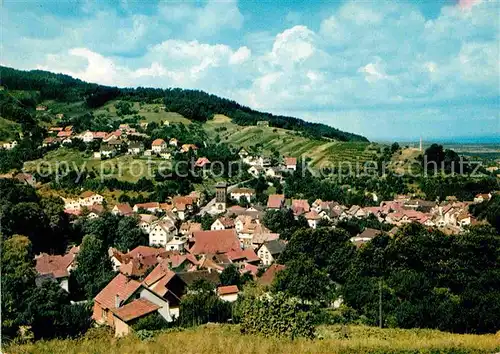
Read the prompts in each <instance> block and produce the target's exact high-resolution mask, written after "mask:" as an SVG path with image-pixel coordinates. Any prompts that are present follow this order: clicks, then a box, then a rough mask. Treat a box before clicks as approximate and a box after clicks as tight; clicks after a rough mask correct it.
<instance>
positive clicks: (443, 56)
mask: <svg viewBox="0 0 500 354" xmlns="http://www.w3.org/2000/svg"><path fill="white" fill-rule="evenodd" d="M499 10H500V2H499V1H489V0H482V1H480V0H460V1H457V0H443V1H438V0H436V1H431V0H420V1H417V0H415V1H403V0H400V1H387V2H385V1H382V0H377V1H375V0H373V1H367V0H364V1H314V0H313V1H311V0H309V1H292V0H288V1H279V2H278V1H235V0H227V1H184V2H181V1H166V2H158V1H149V0H146V1H137V0H135V1H130V0H121V1H91V0H87V1H70V0H61V1H56V0H45V1H30V0H25V1H11V0H4V5H3V8H2V40H1V43H0V45H1V47H0V49H1V52H2V56H1V58H0V62H1V64H2V65H7V66H11V67H15V68H19V69H37V68H38V69H44V70H49V71H54V72H62V73H65V74H69V75H72V76H74V77H78V78H81V79H83V80H86V81H91V82H98V83H102V84H107V85H117V86H153V87H183V88H197V89H202V90H205V91H208V92H211V93H214V94H217V95H220V96H224V97H228V98H232V99H235V100H237V101H238V102H240V103H243V104H246V105H249V106H251V107H253V108H256V109H259V110H265V111H269V112H272V113H277V114H286V115H291V116H296V117H299V118H303V119H306V120H309V121H315V122H323V123H327V124H330V125H332V126H335V127H338V128H340V129H343V130H347V131H351V132H356V133H360V134H363V135H365V136H367V137H368V138H370V139H374V140H377V139H378V140H386V139H389V140H395V139H400V140H401V139H416V138H418V137H419V136H423V137H424V139H432V138H440V137H443V138H453V137H464V136H485V135H491V136H493V135H500V109H499V108H500V96H499V90H500V69H499V55H500V48H499V34H500V32H499V30H500V12H499Z"/></svg>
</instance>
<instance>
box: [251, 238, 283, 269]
mask: <svg viewBox="0 0 500 354" xmlns="http://www.w3.org/2000/svg"><path fill="white" fill-rule="evenodd" d="M284 249H285V244H284V243H283V241H281V240H279V239H278V240H272V241H268V242H265V243H264V244H263V245H262V246H260V248H259V249H258V251H257V256H259V258H260V260H261V261H262V264H264V265H266V266H268V265H271V264H272V263H273V262H274V261H275V260H276V259H277V258H278V256H279V255H280V254H281V253H282V252H283V250H284Z"/></svg>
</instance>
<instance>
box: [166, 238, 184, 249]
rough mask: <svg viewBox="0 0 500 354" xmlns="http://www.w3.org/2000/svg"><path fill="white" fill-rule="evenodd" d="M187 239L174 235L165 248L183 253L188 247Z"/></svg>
mask: <svg viewBox="0 0 500 354" xmlns="http://www.w3.org/2000/svg"><path fill="white" fill-rule="evenodd" d="M186 243H187V239H186V238H185V237H178V236H174V238H173V239H171V240H170V241H168V242H167V244H166V245H165V249H166V250H167V251H177V252H180V253H183V252H184V250H185V248H186Z"/></svg>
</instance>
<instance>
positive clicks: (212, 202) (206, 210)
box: [198, 180, 250, 215]
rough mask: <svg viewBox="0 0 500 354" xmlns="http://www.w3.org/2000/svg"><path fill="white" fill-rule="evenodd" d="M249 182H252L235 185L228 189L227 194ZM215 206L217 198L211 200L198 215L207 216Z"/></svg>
mask: <svg viewBox="0 0 500 354" xmlns="http://www.w3.org/2000/svg"><path fill="white" fill-rule="evenodd" d="M248 181H250V180H246V181H243V182H239V183H236V184H233V185H232V186H229V187H227V192H228V193H229V192H231V191H232V190H233V189H235V188H236V187H238V186H239V185H240V184H242V183H245V182H248ZM214 204H215V198H213V199H212V200H210V201H209V202H208V203H207V204H206V205H205V206H204V207H202V208H201V210H200V212H199V213H198V215H205V214H206V213H208V212H209V211H210V209H212V207H213V206H214Z"/></svg>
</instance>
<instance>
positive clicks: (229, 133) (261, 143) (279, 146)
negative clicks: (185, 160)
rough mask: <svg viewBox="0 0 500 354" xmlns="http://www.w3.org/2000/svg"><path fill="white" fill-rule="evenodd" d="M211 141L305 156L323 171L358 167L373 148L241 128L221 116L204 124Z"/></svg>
mask: <svg viewBox="0 0 500 354" xmlns="http://www.w3.org/2000/svg"><path fill="white" fill-rule="evenodd" d="M205 130H206V131H207V133H208V134H209V136H211V137H212V138H216V137H217V136H218V137H219V138H220V139H221V141H223V142H226V143H229V144H231V145H234V146H241V147H244V148H249V147H256V146H257V147H260V148H261V149H262V150H263V151H264V152H266V153H271V152H272V151H278V152H279V153H280V155H283V156H294V157H299V156H305V157H307V158H310V159H311V162H310V165H311V166H312V167H318V168H319V167H326V166H332V165H334V166H335V165H336V166H338V164H339V163H341V162H351V163H355V162H356V161H359V162H360V163H362V162H364V161H367V160H369V159H372V158H373V157H374V155H375V153H376V151H375V150H376V149H377V146H376V145H375V144H370V143H367V142H338V141H335V140H332V139H321V140H320V139H314V138H312V137H310V136H307V135H304V134H301V133H300V132H296V131H291V130H287V129H281V128H273V127H265V126H246V127H241V126H239V125H237V124H235V123H234V122H233V121H232V120H231V119H230V118H228V117H226V116H224V115H215V117H214V119H212V120H210V121H208V122H207V123H206V124H205Z"/></svg>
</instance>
